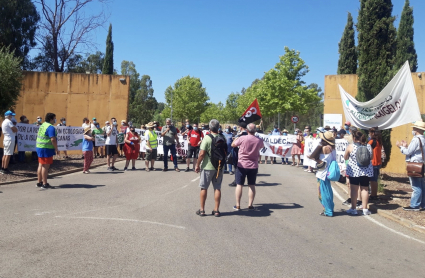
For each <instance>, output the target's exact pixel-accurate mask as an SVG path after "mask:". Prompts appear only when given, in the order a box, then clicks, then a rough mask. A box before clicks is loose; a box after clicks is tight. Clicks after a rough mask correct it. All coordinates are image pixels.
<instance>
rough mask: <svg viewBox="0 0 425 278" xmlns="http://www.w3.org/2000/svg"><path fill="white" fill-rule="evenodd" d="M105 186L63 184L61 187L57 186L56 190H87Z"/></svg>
mask: <svg viewBox="0 0 425 278" xmlns="http://www.w3.org/2000/svg"><path fill="white" fill-rule="evenodd" d="M102 186H105V185H103V184H98V185H93V184H62V185H59V186H55V188H60V189H70V188H86V189H93V188H96V187H102Z"/></svg>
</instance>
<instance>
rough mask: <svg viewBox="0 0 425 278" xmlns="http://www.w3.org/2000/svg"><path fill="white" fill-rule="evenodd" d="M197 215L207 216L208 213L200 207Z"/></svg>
mask: <svg viewBox="0 0 425 278" xmlns="http://www.w3.org/2000/svg"><path fill="white" fill-rule="evenodd" d="M196 215H199V216H205V215H206V214H205V210H200V209H198V210H197V211H196Z"/></svg>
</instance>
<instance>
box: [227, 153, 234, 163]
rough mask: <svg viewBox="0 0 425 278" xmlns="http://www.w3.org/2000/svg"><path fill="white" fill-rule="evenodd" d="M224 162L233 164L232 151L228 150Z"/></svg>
mask: <svg viewBox="0 0 425 278" xmlns="http://www.w3.org/2000/svg"><path fill="white" fill-rule="evenodd" d="M226 164H231V165H233V155H232V152H229V154H228V155H227V157H226Z"/></svg>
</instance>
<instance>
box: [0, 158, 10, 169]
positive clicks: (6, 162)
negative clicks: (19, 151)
mask: <svg viewBox="0 0 425 278" xmlns="http://www.w3.org/2000/svg"><path fill="white" fill-rule="evenodd" d="M11 157H12V156H11V155H3V158H2V159H1V168H3V169H7V167H9V161H10V158H11Z"/></svg>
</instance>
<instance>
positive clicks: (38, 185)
mask: <svg viewBox="0 0 425 278" xmlns="http://www.w3.org/2000/svg"><path fill="white" fill-rule="evenodd" d="M35 186H36V187H43V183H42V182H37V184H36V185H35Z"/></svg>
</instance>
